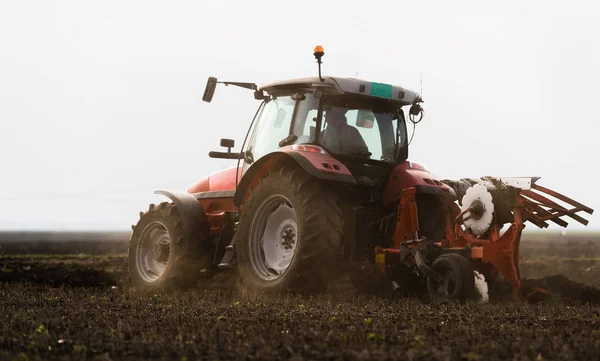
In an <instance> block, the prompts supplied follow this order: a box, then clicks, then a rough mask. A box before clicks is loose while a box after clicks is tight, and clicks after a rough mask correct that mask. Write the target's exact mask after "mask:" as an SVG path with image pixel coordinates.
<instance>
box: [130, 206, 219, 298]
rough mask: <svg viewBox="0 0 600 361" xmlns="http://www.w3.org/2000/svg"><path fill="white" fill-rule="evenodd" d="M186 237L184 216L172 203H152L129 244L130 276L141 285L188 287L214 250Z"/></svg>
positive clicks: (205, 267) (134, 282) (136, 283)
mask: <svg viewBox="0 0 600 361" xmlns="http://www.w3.org/2000/svg"><path fill="white" fill-rule="evenodd" d="M191 242H193V240H188V239H185V236H184V234H183V227H182V224H181V216H180V214H179V211H178V210H177V208H176V207H175V205H174V204H172V203H166V202H164V203H160V204H159V205H154V204H151V205H150V206H149V209H148V210H147V211H146V212H141V213H140V220H139V221H138V223H137V225H136V226H135V227H134V230H133V234H132V235H131V240H130V244H129V256H128V264H129V277H130V279H131V281H132V282H133V284H134V285H135V286H137V287H140V288H143V289H148V290H158V289H164V288H187V287H190V286H193V285H194V284H195V283H197V282H198V280H199V276H200V271H201V270H202V269H208V268H209V267H210V266H211V263H212V253H211V252H209V250H200V249H199V248H198V247H196V246H195V245H193V244H190V243H191Z"/></svg>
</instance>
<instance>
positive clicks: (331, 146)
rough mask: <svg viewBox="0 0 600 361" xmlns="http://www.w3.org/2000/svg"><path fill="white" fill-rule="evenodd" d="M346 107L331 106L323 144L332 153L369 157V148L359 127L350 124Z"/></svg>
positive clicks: (327, 114) (328, 111) (326, 118)
mask: <svg viewBox="0 0 600 361" xmlns="http://www.w3.org/2000/svg"><path fill="white" fill-rule="evenodd" d="M346 111H347V109H345V108H338V107H330V108H329V109H328V110H327V113H326V114H325V121H326V122H327V128H325V131H324V133H323V140H322V141H321V144H322V145H323V146H324V147H325V148H327V150H329V151H330V152H332V153H337V154H345V155H355V156H356V155H358V156H366V157H369V155H370V153H369V148H368V147H367V144H366V143H365V140H364V139H363V137H362V136H361V135H360V133H359V132H358V129H356V128H354V127H353V126H351V125H348V121H347V119H346V116H345V114H346Z"/></svg>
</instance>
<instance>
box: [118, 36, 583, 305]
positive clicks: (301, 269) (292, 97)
mask: <svg viewBox="0 0 600 361" xmlns="http://www.w3.org/2000/svg"><path fill="white" fill-rule="evenodd" d="M314 55H315V57H316V59H317V63H318V68H319V76H318V77H312V78H303V79H293V80H286V81H279V82H274V83H271V84H266V85H262V86H260V87H259V86H257V85H256V84H253V83H239V82H219V81H217V79H216V78H212V77H211V78H209V79H208V82H207V86H206V90H205V93H204V97H203V100H204V101H206V102H210V101H211V99H212V97H213V94H214V92H215V88H216V86H217V84H218V83H221V84H225V85H233V86H240V87H244V88H247V89H249V90H251V91H253V92H254V98H255V99H257V100H258V101H260V105H259V107H258V109H257V111H256V114H255V116H254V119H253V120H252V122H251V124H250V127H249V130H248V133H247V136H246V139H245V140H244V143H243V145H242V149H241V151H236V152H234V151H232V150H231V149H232V148H233V147H234V141H233V140H229V139H222V140H221V146H223V147H226V148H227V151H226V152H210V153H209V156H210V157H212V158H225V159H234V160H237V162H238V163H237V164H238V166H236V167H233V168H230V169H226V170H223V171H220V172H217V173H214V174H212V175H210V176H208V177H206V178H203V179H201V180H200V181H198V182H197V183H196V184H194V185H193V186H191V187H190V188H189V189H188V191H187V192H182V191H179V192H175V191H164V190H162V191H156V193H158V194H162V195H165V196H166V197H168V198H170V202H164V203H161V204H158V205H153V204H151V205H150V207H149V209H148V210H147V211H145V212H140V220H139V222H138V223H137V225H135V226H133V227H132V228H133V233H132V236H131V242H130V246H129V271H130V276H131V279H132V280H133V282H134V284H136V285H137V286H139V287H143V288H150V289H156V288H163V287H185V286H190V285H193V284H195V283H197V282H198V280H199V277H200V276H201V275H202V274H205V275H206V274H214V273H215V272H217V271H220V270H233V271H234V272H237V273H238V275H239V281H240V284H241V285H242V286H243V287H245V288H247V289H249V290H254V291H261V292H284V291H292V292H314V291H318V290H322V289H324V288H325V287H326V286H327V285H328V283H329V282H331V281H332V280H333V279H335V277H336V276H337V275H339V273H340V270H348V271H349V273H350V275H351V280H352V282H353V284H354V285H356V286H357V287H359V288H363V289H370V288H378V287H384V286H386V287H387V286H389V287H393V288H395V289H400V290H405V291H409V292H413V291H414V292H423V293H426V294H429V296H431V297H433V298H449V299H467V298H472V297H476V296H475V295H476V294H477V292H476V289H475V277H476V276H479V275H483V276H484V277H485V279H486V280H487V281H488V282H491V281H493V280H497V279H498V278H499V277H500V276H503V277H504V278H505V279H506V281H508V283H509V284H510V285H511V286H512V289H513V294H514V297H515V298H518V297H520V296H524V295H521V294H520V293H521V291H520V285H521V284H520V275H519V240H520V237H521V231H522V230H523V228H524V222H526V221H529V222H531V223H533V224H534V225H536V226H538V227H541V228H544V227H547V226H548V223H547V222H548V221H551V222H554V223H556V224H558V225H561V226H563V227H566V226H567V222H566V221H565V220H564V219H562V218H563V217H570V218H571V219H574V220H576V221H578V222H581V223H583V224H587V221H586V220H585V219H583V218H582V217H581V216H579V215H578V214H577V213H578V212H580V211H583V212H587V213H589V214H591V213H592V212H593V210H592V209H590V208H589V207H586V206H584V205H582V204H579V203H577V202H575V201H573V200H571V199H569V198H567V197H565V196H563V195H560V194H558V193H556V192H553V191H551V190H548V189H546V188H543V187H541V186H538V185H537V184H536V181H537V180H538V178H530V177H529V178H502V177H483V178H480V179H462V180H457V181H451V180H442V179H440V178H438V177H437V176H435V175H433V174H432V173H430V172H429V171H428V170H427V169H425V168H424V167H423V166H421V165H420V164H418V163H415V162H411V161H409V160H408V144H409V139H408V134H407V119H406V117H408V120H409V121H411V122H412V123H414V124H416V123H418V122H419V121H420V120H421V118H422V115H423V109H422V107H421V105H420V104H421V103H422V99H421V97H420V96H419V95H418V94H417V93H415V92H413V91H410V90H408V89H405V88H403V87H400V86H396V85H390V84H383V83H375V82H370V81H364V80H360V79H353V78H339V77H322V76H321V57H322V56H323V49H322V48H321V47H317V48H315V51H314ZM406 110H407V111H406ZM549 197H553V198H555V200H552V199H551V198H549ZM560 203H562V205H561V204H560ZM505 225H507V228H506V229H505V230H504V231H502V229H503V228H504V226H505Z"/></svg>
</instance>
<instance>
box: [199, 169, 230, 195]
mask: <svg viewBox="0 0 600 361" xmlns="http://www.w3.org/2000/svg"><path fill="white" fill-rule="evenodd" d="M236 169H238V168H236V167H232V168H227V169H223V170H221V171H218V172H215V173H212V174H211V175H209V176H207V177H204V178H202V179H200V180H199V181H197V182H196V183H194V185H192V186H191V187H190V188H189V189H188V193H199V192H211V191H235V171H236ZM239 173H240V174H239V177H240V179H241V168H239Z"/></svg>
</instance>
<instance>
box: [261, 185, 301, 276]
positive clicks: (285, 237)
mask: <svg viewBox="0 0 600 361" xmlns="http://www.w3.org/2000/svg"><path fill="white" fill-rule="evenodd" d="M296 222H297V217H296V210H295V209H294V208H293V206H292V204H291V202H290V201H289V200H288V199H287V198H286V197H284V196H282V195H273V196H271V197H269V198H268V199H266V200H265V201H264V202H263V204H261V206H260V207H259V209H258V210H257V212H256V216H255V218H254V222H253V226H252V230H251V239H250V246H251V249H252V250H251V257H250V262H251V263H252V267H253V268H254V270H255V271H256V273H257V275H259V276H260V277H261V278H262V279H264V280H269V281H271V280H274V279H277V278H279V277H281V275H282V274H283V273H284V272H285V271H286V270H287V269H288V268H289V266H290V264H291V263H292V260H293V258H294V255H295V253H296V248H297V246H298V240H299V233H298V224H297V223H296Z"/></svg>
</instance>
